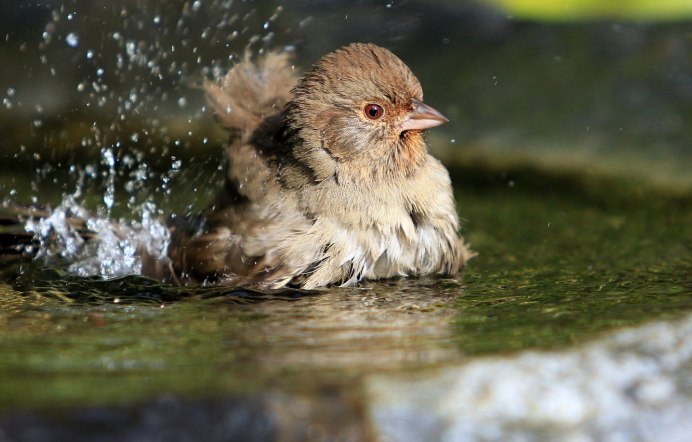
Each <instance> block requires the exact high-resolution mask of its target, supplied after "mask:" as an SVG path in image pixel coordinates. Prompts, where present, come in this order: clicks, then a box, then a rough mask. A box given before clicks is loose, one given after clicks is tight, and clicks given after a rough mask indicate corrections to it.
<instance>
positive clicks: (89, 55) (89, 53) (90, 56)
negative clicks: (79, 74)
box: [86, 49, 94, 60]
mask: <svg viewBox="0 0 692 442" xmlns="http://www.w3.org/2000/svg"><path fill="white" fill-rule="evenodd" d="M86 58H88V59H89V60H91V59H92V58H94V51H92V50H91V49H90V50H88V51H87V53H86Z"/></svg>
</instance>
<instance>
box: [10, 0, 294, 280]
mask: <svg viewBox="0 0 692 442" xmlns="http://www.w3.org/2000/svg"><path fill="white" fill-rule="evenodd" d="M106 6H107V7H106ZM258 9H259V10H260V11H261V13H257V11H258ZM282 10H283V7H282V6H277V7H274V8H273V9H265V8H257V7H256V6H253V5H243V4H240V3H238V4H236V2H233V1H230V0H209V1H192V2H191V1H185V2H167V1H163V0H155V1H146V2H144V1H136V2H132V3H131V4H130V3H128V4H123V5H116V6H112V5H110V4H108V3H107V2H99V1H97V2H94V3H93V4H92V3H79V2H63V3H61V4H58V6H57V7H56V8H55V9H53V10H52V11H51V13H50V16H49V18H48V22H47V23H46V24H45V27H44V29H43V31H42V33H41V35H40V37H39V40H38V46H37V49H38V55H39V57H40V69H37V70H36V72H38V73H37V74H32V75H35V76H36V77H37V79H35V80H34V82H35V83H38V84H40V83H42V82H51V81H54V80H51V78H53V79H54V78H58V79H60V81H61V82H65V85H64V86H62V89H64V90H65V95H63V96H62V99H63V102H62V103H60V102H58V101H57V100H56V101H55V102H54V103H50V102H49V101H50V99H51V98H50V96H47V97H48V98H37V99H36V100H37V101H36V104H35V105H33V107H34V111H35V113H36V117H35V118H34V120H33V121H34V125H33V126H34V133H35V134H36V135H37V136H39V135H40V131H41V130H46V131H48V130H49V129H46V126H47V124H46V121H49V120H48V118H50V117H47V116H49V115H55V114H61V113H62V112H65V111H63V110H61V109H62V108H64V107H66V104H65V102H70V103H72V104H71V110H70V111H69V112H66V113H65V117H64V118H63V117H60V118H63V119H64V121H62V122H61V124H62V125H67V124H73V125H76V124H75V122H79V123H78V125H80V126H81V127H83V128H87V130H86V132H85V131H84V130H82V131H81V132H84V136H83V138H82V139H81V142H80V143H79V144H78V145H68V146H66V147H67V149H68V150H69V151H71V152H72V155H73V158H74V161H73V160H68V161H66V163H69V164H66V163H60V162H50V163H46V162H45V159H44V158H46V155H40V154H39V153H33V156H34V158H35V160H36V161H43V162H44V164H41V165H40V167H37V177H36V181H35V182H33V183H32V188H33V189H34V192H35V195H33V196H32V197H31V203H32V204H33V205H36V204H44V205H45V204H50V203H49V202H46V201H44V197H41V191H40V189H41V185H40V184H41V182H44V183H45V182H49V183H51V185H52V184H59V183H62V184H61V185H62V186H63V188H67V187H68V186H69V184H70V180H72V181H73V182H75V183H76V189H77V190H75V191H74V192H72V193H68V192H63V193H62V200H61V202H60V204H59V205H58V206H57V207H56V208H55V209H54V210H52V211H51V212H49V215H48V216H46V217H45V218H43V219H40V220H32V221H29V222H27V224H26V230H27V231H28V232H32V233H33V234H34V235H35V238H36V239H37V240H38V242H39V250H38V256H39V257H40V259H43V260H45V261H47V262H60V263H63V264H66V265H68V266H69V267H68V268H69V270H70V271H72V272H74V273H76V274H78V275H84V276H90V275H100V276H102V277H106V278H112V277H117V276H121V275H126V274H136V273H140V272H141V269H142V261H141V257H140V254H141V253H140V252H142V251H144V250H146V252H147V253H148V254H149V255H150V256H152V257H153V258H155V259H156V258H158V259H160V260H164V261H165V260H167V247H168V242H169V232H168V230H167V228H166V226H165V224H164V223H163V222H162V221H161V214H162V213H163V212H164V211H166V212H168V211H170V209H169V208H167V207H166V205H168V204H170V203H171V201H169V200H171V198H169V196H170V194H171V189H172V188H175V184H174V182H173V181H174V180H182V179H183V178H179V176H180V175H181V165H182V163H183V160H182V159H181V158H180V156H179V154H178V153H177V152H179V151H180V150H181V149H188V150H192V149H194V146H199V145H207V142H208V136H209V134H202V133H199V134H198V133H196V131H197V128H198V127H199V123H198V121H199V120H202V119H204V120H207V119H208V120H210V121H211V118H210V116H209V115H208V114H207V113H206V108H205V104H204V101H203V97H202V95H203V94H202V93H201V90H200V87H199V85H200V84H201V83H202V81H203V79H204V78H208V77H217V76H220V75H223V73H224V72H225V70H226V69H227V68H228V67H230V66H231V65H232V60H233V59H234V58H236V57H237V56H238V55H239V54H240V53H242V51H243V50H244V46H245V45H246V44H248V43H249V44H252V45H254V46H255V48H256V50H257V51H259V52H262V51H264V50H265V48H269V47H271V46H272V45H273V44H274V43H273V39H274V35H275V33H274V32H273V31H272V32H270V31H269V29H270V28H273V26H272V24H274V23H275V22H276V20H277V19H278V18H279V16H280V15H281V12H282ZM95 16H97V17H100V18H97V17H95ZM243 42H245V43H243ZM75 64H78V65H79V69H78V70H75V69H74V65H75ZM71 72H79V76H70V75H69V73H71ZM38 77H40V79H39V78H38ZM27 84H28V83H27ZM27 96H28V89H27V88H26V87H22V85H19V86H17V87H14V86H13V87H12V88H9V89H7V93H6V98H5V100H4V101H3V104H4V105H5V107H6V108H7V109H10V108H12V107H14V106H17V107H19V108H20V109H19V110H20V111H22V110H25V111H26V110H27V109H28V108H29V107H32V105H30V104H29V102H30V100H28V99H25V97H27ZM21 99H25V102H24V103H22V100H21ZM42 100H44V101H42ZM46 133H50V132H46ZM42 138H44V139H45V140H46V142H47V144H48V145H47V146H46V147H47V148H48V149H51V150H53V149H54V147H53V146H51V145H50V140H51V138H50V136H44V137H42ZM28 154H30V155H31V154H32V153H31V152H30V151H29V152H28ZM188 155H189V154H188ZM85 159H87V160H86V162H85ZM212 160H213V159H212ZM65 166H69V169H68V171H67V173H68V177H67V178H65V176H62V175H61V176H60V178H55V175H57V174H59V173H61V172H62V171H61V170H60V169H61V168H62V169H64V168H65ZM198 175H200V176H202V174H198ZM206 178H207V180H208V179H209V176H208V174H207V175H206ZM196 179H199V177H198V178H196ZM205 184H207V187H209V189H205V190H206V192H211V191H212V190H211V189H213V186H208V183H205ZM193 185H194V183H193V184H192V185H190V184H188V186H189V187H191V186H193ZM204 186H205V185H204V184H200V187H203V188H205V187H204ZM195 191H196V189H195ZM123 192H124V193H125V195H126V197H125V198H122V197H120V196H121V195H122V193H123ZM201 196H205V195H201ZM206 196H208V194H207V195H206ZM200 200H202V201H203V199H202V198H200ZM95 201H96V202H97V203H96V207H94V202H95ZM172 203H173V204H175V203H176V202H175V201H173V202H172ZM194 204H195V202H190V203H188V204H187V205H186V206H185V208H184V210H188V211H193V210H195V207H194ZM160 207H164V209H160ZM114 213H119V214H123V213H125V214H126V215H125V216H126V218H120V219H119V220H118V221H114V220H111V216H112V215H113V214H114ZM129 214H132V217H130V216H129ZM130 218H131V219H130ZM133 220H138V221H133Z"/></svg>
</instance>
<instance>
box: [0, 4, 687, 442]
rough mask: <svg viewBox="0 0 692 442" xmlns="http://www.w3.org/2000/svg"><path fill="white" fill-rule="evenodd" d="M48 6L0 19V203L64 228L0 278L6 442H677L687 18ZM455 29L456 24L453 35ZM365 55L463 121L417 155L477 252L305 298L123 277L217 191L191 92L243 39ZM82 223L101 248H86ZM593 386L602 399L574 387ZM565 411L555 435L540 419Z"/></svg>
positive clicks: (0, 397) (205, 128)
mask: <svg viewBox="0 0 692 442" xmlns="http://www.w3.org/2000/svg"><path fill="white" fill-rule="evenodd" d="M41 5H42V4H39V5H38V6H32V7H27V8H26V9H22V11H20V12H23V13H25V14H27V17H29V18H30V20H28V21H29V22H30V23H34V24H36V23H39V24H40V26H39V28H40V29H39V31H36V30H34V31H35V32H34V31H31V32H30V31H26V33H25V34H21V33H20V30H17V29H16V28H15V27H10V25H11V24H7V26H6V28H7V29H9V30H11V33H10V34H8V35H9V37H8V38H7V39H6V48H7V51H5V52H0V57H3V58H2V59H3V60H6V63H5V65H6V66H8V68H7V70H4V71H3V73H0V84H1V85H2V86H1V87H0V95H2V94H4V95H3V106H4V109H3V112H4V113H3V114H1V115H0V125H1V126H2V127H3V134H5V136H4V137H3V140H2V144H0V155H1V158H2V159H3V161H2V163H0V167H1V168H2V173H1V174H0V199H2V200H3V202H4V203H5V206H6V207H7V208H6V209H0V210H10V209H9V208H10V207H11V206H14V205H16V204H26V205H38V206H43V205H48V206H51V207H53V209H52V211H51V212H49V213H51V214H52V217H51V218H50V221H43V223H41V222H34V223H32V224H30V225H31V226H32V228H33V230H34V231H39V232H40V231H43V232H47V231H49V230H50V229H49V227H50V222H52V226H53V227H55V226H60V227H61V228H64V230H65V232H64V235H63V236H62V237H61V238H62V240H61V241H58V242H51V241H49V240H48V238H47V237H46V235H44V239H45V242H44V248H43V249H42V250H43V251H42V255H43V256H42V258H41V259H40V260H39V261H36V262H33V263H23V264H21V265H19V264H17V263H16V262H7V263H6V262H4V261H2V262H0V263H1V264H2V270H1V271H0V356H1V357H0V439H2V437H3V436H5V435H9V436H8V437H9V438H10V439H20V440H21V439H24V440H30V439H36V438H40V437H39V436H37V435H43V438H44V439H51V440H56V439H58V440H60V439H63V440H74V439H75V438H76V437H77V436H80V437H83V436H84V435H88V436H89V435H90V436H93V437H104V433H109V434H112V435H115V436H113V437H114V438H116V439H117V437H120V438H121V439H133V438H144V439H154V438H158V437H163V436H165V435H171V434H175V435H177V436H179V437H180V438H183V437H189V438H199V437H201V435H204V436H208V437H205V439H208V440H215V439H219V440H224V439H226V440H227V439H234V438H235V439H238V438H260V439H264V438H267V437H283V438H285V439H287V440H304V439H306V438H308V437H310V438H313V439H314V438H320V437H321V436H334V437H336V436H341V437H342V438H343V439H345V440H360V439H363V438H364V437H371V438H375V437H377V436H387V435H389V436H391V435H393V434H394V435H395V434H396V433H392V432H391V431H392V428H394V429H396V428H399V429H401V430H402V431H403V430H406V431H405V432H407V434H418V435H420V438H421V439H431V438H435V437H437V436H440V437H443V436H446V437H449V438H452V439H453V438H454V436H455V435H456V436H458V437H462V436H464V435H466V436H465V437H471V436H469V435H476V436H478V437H481V436H482V437H485V438H487V439H507V438H508V436H510V435H513V434H519V435H523V436H525V437H526V438H527V439H530V440H531V439H541V438H542V439H549V438H551V437H559V436H560V435H564V434H567V432H571V433H569V434H572V435H573V436H574V437H575V438H579V437H581V438H594V439H608V438H613V437H615V436H618V435H622V434H624V436H622V437H624V438H625V439H645V440H646V439H654V437H653V436H651V435H652V434H653V435H655V434H657V433H656V431H655V430H657V429H659V430H662V429H666V430H667V431H669V432H668V433H666V434H667V435H669V436H670V439H671V440H672V439H674V438H675V437H677V435H680V434H685V432H684V431H682V430H684V429H685V427H684V419H682V418H681V417H680V416H684V415H685V412H686V411H687V410H689V385H687V384H685V383H684V382H683V381H684V379H683V378H684V374H685V373H687V371H685V370H686V369H685V368H684V367H687V366H689V351H688V347H687V346H685V345H682V344H679V343H680V342H685V341H689V340H690V335H689V330H690V328H689V326H688V323H689V319H686V318H689V315H690V311H691V310H692V296H691V292H692V275H691V271H690V269H691V268H692V250H691V249H692V227H690V226H692V191H690V187H689V183H690V182H692V175H690V174H689V168H688V167H685V165H686V164H687V163H688V160H689V154H690V150H689V144H688V143H687V140H689V135H690V134H689V127H688V125H685V124H683V123H682V122H684V121H686V119H685V118H686V116H687V115H689V112H690V108H689V101H688V100H689V97H690V95H689V94H690V89H689V84H690V83H689V81H688V79H689V78H688V77H689V69H688V68H689V57H684V56H681V54H683V55H684V54H686V53H687V52H686V51H687V48H688V45H689V42H688V41H686V40H684V39H682V38H681V37H680V35H685V34H684V32H680V30H683V31H684V30H685V29H687V28H688V25H687V24H686V23H679V24H674V25H651V26H644V25H626V26H619V25H618V26H610V25H608V24H603V25H598V26H589V25H583V26H578V25H575V26H571V27H554V26H544V25H536V24H526V23H524V24H517V23H512V22H511V21H508V20H506V18H504V17H502V16H501V15H498V14H496V13H493V12H492V11H488V10H485V9H473V8H471V9H467V8H458V9H455V8H454V7H447V6H444V7H440V8H442V9H439V10H437V9H435V8H432V7H427V6H423V5H422V4H421V5H418V4H417V3H415V4H414V3H408V4H406V3H404V4H400V3H399V2H389V3H387V4H384V3H383V4H382V5H380V6H367V7H366V6H349V7H345V6H339V7H337V6H335V5H332V6H333V8H332V9H330V7H331V6H330V7H325V8H322V9H319V8H317V9H310V10H309V11H308V10H306V9H301V8H299V7H288V6H287V5H284V7H277V5H271V4H269V5H265V4H261V5H255V4H246V3H244V2H242V3H241V2H230V1H212V2H204V1H200V2H198V1H195V2H186V1H180V2H158V1H155V2H138V1H135V2H132V5H135V6H137V7H136V8H134V7H130V6H131V5H125V6H122V5H119V6H117V7H112V6H109V7H105V8H104V7H102V6H103V5H102V4H99V3H98V2H94V3H82V2H66V3H64V4H61V5H59V6H57V7H55V6H53V7H50V8H49V7H46V6H41ZM93 5H95V6H93ZM109 5H110V3H109ZM339 8H342V9H339ZM416 8H418V9H416ZM95 16H97V17H98V18H99V19H100V20H93V18H94V17H95ZM37 17H38V18H37ZM460 20H461V21H463V22H465V23H468V24H469V26H464V27H463V31H458V32H453V31H451V29H452V28H454V29H457V28H458V23H459V22H460ZM451 22H453V24H454V26H453V27H449V26H447V25H449V24H450V23H451ZM430 23H435V26H430ZM374 25H376V26H374ZM327 28H329V29H331V28H335V29H343V30H344V32H329V33H325V32H323V31H324V29H327ZM30 29H33V28H30ZM173 29H174V30H175V31H176V32H173V31H171V30H173ZM433 31H434V32H433ZM8 32H10V31H8ZM32 32H33V33H32ZM314 35H320V36H324V38H320V39H315V38H313V37H314ZM318 40H319V41H318ZM342 40H343V41H342ZM356 40H368V41H375V42H378V43H380V44H385V45H387V46H389V47H391V48H393V49H394V50H395V52H397V53H400V54H402V57H403V58H404V59H405V60H406V61H407V62H408V63H409V64H411V65H412V67H413V68H414V71H415V72H417V73H418V75H419V76H420V78H421V81H422V83H423V85H424V88H425V90H426V101H429V102H430V103H431V104H434V105H435V107H436V108H440V109H441V110H442V111H443V112H444V113H445V114H447V115H448V116H450V118H451V119H452V123H451V124H449V125H448V127H447V128H445V130H443V131H439V132H437V133H435V132H433V133H431V138H430V141H431V144H432V145H433V146H434V151H435V153H436V154H437V155H439V156H441V157H443V159H444V160H445V162H446V163H447V164H448V165H449V167H450V172H451V174H452V178H453V181H454V185H455V189H456V197H457V201H458V203H459V213H460V217H461V218H462V220H463V226H464V235H465V237H466V238H467V239H468V240H469V241H470V243H471V246H472V248H473V249H474V250H475V251H477V252H478V256H477V257H476V258H474V259H473V260H472V261H471V262H470V264H469V266H468V267H467V268H466V269H464V271H463V272H462V273H461V274H459V275H458V276H457V277H455V278H450V279H436V278H425V279H420V280H415V279H407V280H393V281H382V282H368V283H365V284H363V285H362V286H360V287H358V288H348V289H340V288H329V289H324V290H319V291H315V292H302V291H296V290H285V291H279V292H257V291H248V290H236V289H233V288H227V287H215V286H204V287H200V286H189V287H172V286H168V285H163V284H161V283H159V282H157V281H152V280H149V279H146V278H142V277H138V276H132V275H130V274H131V273H136V272H137V271H138V265H139V263H138V261H137V259H136V257H135V256H134V255H133V249H134V246H133V244H135V243H136V242H141V241H143V240H144V241H148V242H149V246H150V250H151V251H158V252H161V251H162V248H163V244H165V239H166V238H165V232H163V231H162V230H161V221H160V220H161V219H163V218H165V216H166V215H167V214H169V213H180V214H182V213H191V212H194V211H195V210H199V209H201V208H203V207H204V206H205V204H207V203H208V201H209V200H210V199H211V198H212V197H213V195H214V193H215V191H216V189H217V188H218V185H219V181H220V178H221V177H222V167H221V165H222V163H223V159H222V152H221V145H222V144H223V142H224V140H225V137H226V135H225V134H224V133H223V132H221V131H219V130H218V128H216V127H215V126H214V124H213V121H212V119H211V118H209V116H208V115H207V114H206V112H205V109H204V102H203V97H202V93H201V90H200V89H199V88H198V86H199V84H200V83H201V80H202V79H203V78H204V77H205V76H215V75H218V74H219V73H221V72H223V71H224V69H225V68H227V67H228V66H229V64H230V63H232V61H233V59H234V57H237V56H238V55H239V54H242V51H243V50H244V48H245V46H246V45H247V44H248V43H251V47H252V49H253V50H254V51H255V52H261V51H264V50H268V49H271V48H273V47H279V48H283V49H288V50H290V51H295V52H296V59H297V60H296V64H297V65H298V66H307V65H309V63H310V61H312V60H314V59H315V58H316V57H318V56H319V55H321V54H323V53H324V52H326V51H327V50H331V49H333V48H334V47H336V46H338V45H340V44H343V43H346V42H347V41H356ZM594 41H595V42H596V44H592V43H593V42H594ZM585 42H587V43H589V44H587V45H585V44H584V43H585ZM585 47H588V48H591V49H590V50H588V51H585V50H584V48H585ZM22 48H23V49H22ZM431 48H433V49H434V50H433V49H431ZM546 54H548V55H546ZM613 54H617V55H618V56H617V57H615V56H613ZM652 59H653V60H656V61H657V62H656V63H655V65H656V66H659V65H660V66H665V69H650V68H649V66H651V65H652V63H651V60H652ZM606 61H607V62H608V63H609V64H608V65H609V66H611V69H608V70H607V72H605V73H602V72H603V69H602V66H603V64H604V63H605V62H606ZM17 66H30V69H26V72H24V71H22V72H21V73H19V72H17V69H18V68H17ZM601 73H602V74H601ZM25 74H26V75H25ZM24 78H26V81H25V80H22V79H24ZM474 91H475V92H474ZM575 103H577V104H576V105H575ZM5 111H7V112H5ZM450 140H451V141H450ZM70 212H71V213H77V214H80V215H81V216H82V217H83V218H85V219H88V220H89V227H90V228H91V229H92V230H96V231H99V232H101V235H100V236H101V241H100V242H95V243H93V245H92V246H86V247H85V244H83V243H80V242H79V240H78V239H77V236H76V235H75V234H74V233H75V232H74V230H70V228H69V227H68V226H66V225H65V224H64V222H63V219H62V215H63V214H65V213H70ZM114 222H115V223H114ZM116 225H117V226H120V227H117V229H118V230H119V232H120V233H121V234H120V235H116V234H114V231H113V229H114V226H116ZM6 229H9V230H11V229H16V227H12V226H0V239H2V234H3V233H5V232H6V231H7V230H6ZM11 231H16V230H11ZM123 232H124V234H122V233H123ZM49 243H51V244H52V246H50V247H46V246H47V245H48V244H49ZM128 275H130V276H128ZM103 277H106V279H104V278H103ZM652 322H653V324H652V325H650V326H648V327H649V328H637V327H647V324H649V323H652ZM626 327H635V329H634V331H624V332H622V333H624V334H625V335H615V336H614V337H613V333H617V332H619V331H621V330H622V329H623V328H626ZM627 330H629V329H627ZM661 330H663V331H661ZM618 336H620V337H618ZM621 336H635V338H631V339H629V338H628V339H629V340H628V339H625V338H622V337H621ZM613 342H617V343H618V344H617V345H615V344H613ZM623 342H624V343H623ZM642 348H645V349H648V350H647V351H649V352H650V353H649V354H646V352H644V351H642V350H641V349H642ZM649 355H653V356H649ZM647 358H649V359H647ZM650 359H652V360H653V362H652V361H651V360H650ZM630 360H631V361H643V362H642V364H646V363H649V362H650V364H649V367H651V369H650V370H649V371H647V372H646V373H645V374H646V376H644V375H642V373H643V372H642V371H636V370H633V369H632V367H631V366H629V365H627V364H623V361H630ZM584 361H587V362H588V363H584ZM594 361H595V362H594ZM599 361H600V362H603V363H602V364H601V363H600V362H599ZM647 361H648V362H647ZM671 361H672V362H671ZM666 364H668V365H666ZM685 364H687V365H685ZM534 367H538V368H541V369H540V370H539V369H537V368H536V369H534ZM604 367H605V368H604ZM551 368H555V371H551ZM671 370H672V371H673V373H674V372H676V370H677V372H679V373H682V375H673V374H671ZM688 371H689V370H688ZM613 372H616V373H618V374H621V375H622V376H621V377H622V379H626V380H627V382H625V381H623V383H622V384H619V383H617V382H614V381H613V379H612V373H613ZM469 373H476V374H478V373H481V374H482V373H486V377H483V376H480V375H478V377H473V376H470V375H469ZM676 376H677V377H676ZM681 376H682V377H681ZM616 377H617V376H616ZM467 379H470V380H468V381H466V380H467ZM495 379H501V380H502V382H495V381H494V380H495ZM457 381H458V383H455V382H457ZM465 382H466V383H465ZM599 382H600V383H601V384H599ZM558 384H560V385H562V384H566V385H567V386H566V387H565V389H562V390H560V389H557V388H556V387H557V386H558ZM522 385H530V386H531V387H530V388H528V389H524V390H522V388H523V387H522ZM570 385H571V386H572V387H573V388H572V389H570V388H569V386H570ZM593 385H602V386H604V388H603V389H600V390H599V389H596V390H594V391H593V394H592V395H591V393H589V394H588V395H587V394H586V393H583V394H582V392H584V391H589V392H591V391H592V390H590V388H592V387H593ZM671 386H673V387H671ZM478 389H481V390H483V391H477V390H478ZM601 390H602V394H600V395H599V393H600V392H601ZM468 392H471V393H469V394H468V395H466V396H464V394H466V393H468ZM484 392H485V393H484ZM488 392H489V393H488ZM552 392H558V393H559V392H562V394H563V395H562V396H559V397H557V396H551V395H550V394H551V393H552ZM542 393H545V394H546V395H542ZM635 393H636V394H635ZM556 394H557V393H556ZM589 395H591V396H589ZM608 395H610V396H608ZM609 397H617V398H620V401H619V402H617V401H616V402H609V401H608V400H607V399H608V398H609ZM488 398H490V399H488ZM507 398H518V399H517V401H516V402H513V401H508V400H507ZM531 398H536V403H532V402H531ZM522 400H523V402H522ZM551 400H552V401H554V402H553V403H555V404H556V406H560V407H563V408H560V409H561V410H563V413H559V415H560V416H561V417H564V419H562V420H560V419H558V418H555V419H553V420H551V419H549V418H546V416H545V413H544V412H542V411H541V410H544V408H541V407H542V406H547V405H546V404H549V403H551V402H550V401H551ZM463 403H471V404H476V405H477V407H476V408H475V409H476V410H478V414H477V415H474V414H473V413H466V412H465V411H463V410H462V411H463V412H462V411H460V410H461V409H460V408H459V404H463ZM575 403H578V404H582V405H583V407H582V408H581V410H582V411H584V412H583V413H581V414H580V413H577V412H576V411H575V410H576V408H574V407H572V408H570V407H569V406H570V404H575ZM416 404H420V407H417V406H416ZM503 404H505V405H506V406H504V405H503ZM507 404H509V405H507ZM599 404H600V405H599ZM603 404H605V405H603ZM608 404H616V405H617V406H609V405H608ZM400 405H402V407H403V408H402V407H400ZM539 405H540V406H539ZM623 406H624V407H625V408H627V410H628V411H627V412H628V413H630V414H618V413H619V411H618V410H619V409H621V408H623ZM407 407H408V408H407ZM503 407H504V408H503ZM564 407H567V408H564ZM548 408H550V407H548ZM550 409H552V408H550ZM594 410H595V411H594ZM652 410H653V411H652ZM676 410H677V411H676ZM577 411H578V410H577ZM658 411H660V413H658V414H657V412H658ZM486 412H487V413H486ZM484 413H486V414H484ZM541 413H543V414H541ZM676 413H677V414H676ZM460 416H469V419H468V420H466V421H464V420H463V419H461V418H460ZM487 416H492V421H493V422H494V424H493V425H490V424H489V423H488V421H487V420H484V419H485V418H486V417H487ZM570 416H571V418H570ZM590 416H600V417H599V418H598V419H601V420H598V419H596V418H592V417H590ZM633 416H634V417H633ZM637 416H645V419H642V422H646V425H645V426H644V424H641V425H640V426H637V425H639V424H637V425H635V424H636V423H637V419H636V417H637ZM399 418H403V420H400V419H399ZM570 419H571V420H570ZM618 419H620V420H618ZM440 422H443V423H444V425H447V426H443V425H442V424H439V423H440ZM628 426H629V428H635V430H633V431H634V432H630V433H622V431H624V430H623V428H624V429H627V428H628ZM640 427H641V428H640ZM594 428H596V430H594ZM440 429H442V430H440ZM601 429H603V431H601ZM409 430H411V431H409ZM414 430H415V431H418V432H419V433H415V432H414ZM438 430H439V431H438ZM443 430H444V432H440V431H443ZM486 430H487V431H486ZM611 430H612V431H611ZM435 431H438V432H437V433H435ZM483 431H485V432H483ZM599 431H601V432H599ZM618 431H620V433H618ZM647 431H648V432H649V433H647ZM652 431H653V432H652ZM658 434H660V433H658ZM450 435H451V436H450ZM32 436H36V437H32ZM523 436H522V437H523Z"/></svg>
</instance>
